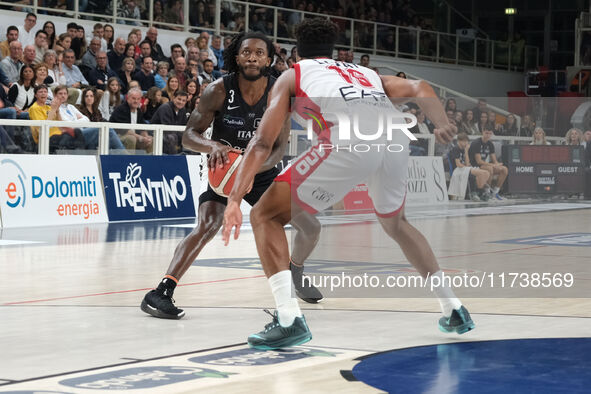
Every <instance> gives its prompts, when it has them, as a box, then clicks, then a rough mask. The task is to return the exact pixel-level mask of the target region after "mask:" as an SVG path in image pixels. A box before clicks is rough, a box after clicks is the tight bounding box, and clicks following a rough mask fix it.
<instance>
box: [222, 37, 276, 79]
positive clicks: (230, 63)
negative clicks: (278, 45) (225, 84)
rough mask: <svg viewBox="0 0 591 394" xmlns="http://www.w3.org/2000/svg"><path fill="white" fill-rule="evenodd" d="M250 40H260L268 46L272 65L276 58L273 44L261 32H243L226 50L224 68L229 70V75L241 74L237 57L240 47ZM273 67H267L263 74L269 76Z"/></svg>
mask: <svg viewBox="0 0 591 394" xmlns="http://www.w3.org/2000/svg"><path fill="white" fill-rule="evenodd" d="M249 38H256V39H259V40H263V41H264V42H265V44H266V45H267V56H268V57H269V59H271V63H272V62H273V59H274V58H275V47H274V46H273V42H272V41H271V40H270V39H269V38H267V36H266V35H264V34H262V33H259V32H248V33H245V32H241V33H238V34H237V35H235V36H234V37H233V38H232V41H231V42H230V45H229V46H228V48H226V49H225V50H224V68H225V69H226V70H228V72H229V73H233V72H239V71H240V67H239V66H238V63H237V62H236V56H238V51H239V50H240V45H242V42H243V41H244V40H248V39H249ZM270 70H271V67H265V69H264V70H263V72H262V74H263V75H268V73H269V71H270Z"/></svg>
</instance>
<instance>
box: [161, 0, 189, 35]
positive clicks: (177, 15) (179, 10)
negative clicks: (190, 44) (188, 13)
mask: <svg viewBox="0 0 591 394" xmlns="http://www.w3.org/2000/svg"><path fill="white" fill-rule="evenodd" d="M166 5H167V7H166V10H164V20H165V21H166V22H168V23H174V24H177V25H181V26H182V25H183V24H184V23H185V22H184V20H185V19H184V12H183V3H181V1H180V0H168V1H167V3H166ZM169 29H171V30H179V31H181V30H183V28H182V27H180V26H179V27H176V26H175V27H169Z"/></svg>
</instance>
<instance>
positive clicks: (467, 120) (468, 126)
mask: <svg viewBox="0 0 591 394" xmlns="http://www.w3.org/2000/svg"><path fill="white" fill-rule="evenodd" d="M457 127H458V133H466V134H468V135H478V134H480V131H478V126H477V125H476V123H474V112H472V110H471V109H467V110H466V112H465V114H464V116H463V117H462V122H461V123H460V124H458V125H457Z"/></svg>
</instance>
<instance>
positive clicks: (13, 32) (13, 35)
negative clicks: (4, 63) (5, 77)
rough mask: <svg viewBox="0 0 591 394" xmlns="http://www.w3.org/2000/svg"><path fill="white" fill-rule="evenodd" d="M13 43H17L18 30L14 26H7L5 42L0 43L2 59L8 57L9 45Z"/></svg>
mask: <svg viewBox="0 0 591 394" xmlns="http://www.w3.org/2000/svg"><path fill="white" fill-rule="evenodd" d="M13 41H18V28H17V27H16V26H8V28H7V29H6V40H4V41H2V42H0V52H1V53H2V58H5V57H8V56H10V43H11V42H13Z"/></svg>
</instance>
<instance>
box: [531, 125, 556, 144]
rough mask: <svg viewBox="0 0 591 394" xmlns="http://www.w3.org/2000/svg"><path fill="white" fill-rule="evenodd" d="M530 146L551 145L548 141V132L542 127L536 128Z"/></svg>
mask: <svg viewBox="0 0 591 394" xmlns="http://www.w3.org/2000/svg"><path fill="white" fill-rule="evenodd" d="M530 145H551V144H550V142H548V141H546V132H545V131H544V129H542V128H541V127H536V128H535V129H534V133H533V134H532V141H531V143H530Z"/></svg>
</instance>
